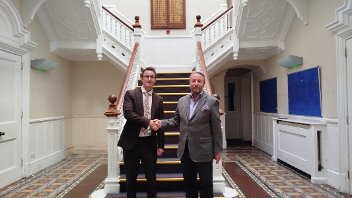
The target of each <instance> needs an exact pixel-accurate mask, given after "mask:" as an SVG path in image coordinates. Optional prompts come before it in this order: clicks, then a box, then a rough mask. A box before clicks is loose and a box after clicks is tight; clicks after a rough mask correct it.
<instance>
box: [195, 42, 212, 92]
mask: <svg viewBox="0 0 352 198" xmlns="http://www.w3.org/2000/svg"><path fill="white" fill-rule="evenodd" d="M197 49H198V50H197V53H198V56H199V60H200V66H201V67H202V72H203V74H204V76H205V88H206V89H207V91H208V94H209V95H213V90H212V89H211V86H210V80H209V75H208V70H207V66H206V64H205V58H204V54H203V49H202V43H201V42H200V41H197Z"/></svg>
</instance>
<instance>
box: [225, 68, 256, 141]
mask: <svg viewBox="0 0 352 198" xmlns="http://www.w3.org/2000/svg"><path fill="white" fill-rule="evenodd" d="M251 82H252V72H251V70H250V69H243V68H235V69H230V70H228V71H227V72H226V74H225V78H224V83H225V84H224V88H225V94H224V95H225V113H226V118H225V131H226V141H227V145H238V144H250V143H251V141H252V94H251V93H252V92H251V87H252V85H251Z"/></svg>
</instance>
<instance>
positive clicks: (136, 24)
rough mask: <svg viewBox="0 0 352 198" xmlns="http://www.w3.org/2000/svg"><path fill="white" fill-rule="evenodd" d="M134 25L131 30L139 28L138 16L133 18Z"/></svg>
mask: <svg viewBox="0 0 352 198" xmlns="http://www.w3.org/2000/svg"><path fill="white" fill-rule="evenodd" d="M134 20H135V21H134V24H133V28H141V27H142V26H141V24H140V23H139V16H135V17H134Z"/></svg>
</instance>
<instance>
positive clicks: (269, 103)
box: [260, 78, 277, 113]
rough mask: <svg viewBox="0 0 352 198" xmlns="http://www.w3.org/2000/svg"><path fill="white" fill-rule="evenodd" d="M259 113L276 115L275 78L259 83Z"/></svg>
mask: <svg viewBox="0 0 352 198" xmlns="http://www.w3.org/2000/svg"><path fill="white" fill-rule="evenodd" d="M260 111H261V112H267V113H277V78H271V79H268V80H263V81H260Z"/></svg>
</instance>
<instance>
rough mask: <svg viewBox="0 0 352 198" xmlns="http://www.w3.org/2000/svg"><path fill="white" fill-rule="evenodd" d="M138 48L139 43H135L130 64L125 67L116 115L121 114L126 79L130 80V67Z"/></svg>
mask: <svg viewBox="0 0 352 198" xmlns="http://www.w3.org/2000/svg"><path fill="white" fill-rule="evenodd" d="M138 46H139V43H138V42H136V43H135V44H134V47H133V51H132V55H131V59H130V62H129V63H128V67H127V72H126V75H125V79H124V81H123V85H122V87H121V89H120V92H119V95H118V97H117V106H116V109H117V111H118V114H121V112H120V109H121V107H122V102H123V98H124V96H125V93H126V89H127V83H128V79H129V78H130V76H131V71H132V67H133V63H134V61H135V59H136V55H137V51H138Z"/></svg>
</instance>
